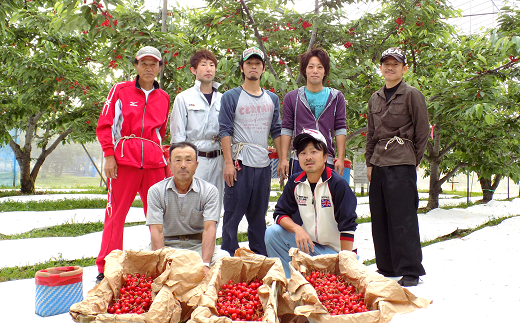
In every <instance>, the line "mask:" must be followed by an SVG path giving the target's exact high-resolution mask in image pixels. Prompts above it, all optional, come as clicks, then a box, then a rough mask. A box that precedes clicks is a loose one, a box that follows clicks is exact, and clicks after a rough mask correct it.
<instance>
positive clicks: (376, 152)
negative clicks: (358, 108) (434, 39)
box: [365, 81, 430, 167]
mask: <svg viewBox="0 0 520 323" xmlns="http://www.w3.org/2000/svg"><path fill="white" fill-rule="evenodd" d="M429 129H430V127H429V123H428V109H427V107H426V101H425V100H424V95H423V94H422V93H421V92H420V91H419V90H417V89H416V88H414V87H413V86H410V85H408V84H406V83H405V82H404V81H403V82H402V83H401V85H400V86H399V88H398V89H397V91H396V92H395V94H394V95H393V96H392V98H390V100H389V101H388V102H386V98H385V92H384V88H381V89H379V90H378V91H377V92H375V93H374V94H372V96H371V97H370V100H369V101H368V132H367V146H366V152H365V158H366V164H367V166H368V167H371V166H380V167H383V166H394V165H414V166H417V165H419V163H420V162H421V159H422V157H423V154H424V150H425V149H426V143H427V142H428V134H429Z"/></svg>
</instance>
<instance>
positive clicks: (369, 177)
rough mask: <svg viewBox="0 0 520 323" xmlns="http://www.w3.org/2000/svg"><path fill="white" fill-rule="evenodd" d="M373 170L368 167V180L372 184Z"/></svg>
mask: <svg viewBox="0 0 520 323" xmlns="http://www.w3.org/2000/svg"><path fill="white" fill-rule="evenodd" d="M372 168H373V167H367V178H368V182H372Z"/></svg>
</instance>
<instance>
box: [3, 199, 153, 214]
mask: <svg viewBox="0 0 520 323" xmlns="http://www.w3.org/2000/svg"><path fill="white" fill-rule="evenodd" d="M106 205H107V201H106V199H101V198H99V199H88V198H81V199H60V200H56V201H5V202H2V203H0V212H14V211H56V210H74V209H104V208H105V207H106ZM132 206H133V207H143V202H142V201H141V200H135V201H134V202H133V203H132Z"/></svg>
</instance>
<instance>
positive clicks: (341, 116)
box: [332, 92, 347, 176]
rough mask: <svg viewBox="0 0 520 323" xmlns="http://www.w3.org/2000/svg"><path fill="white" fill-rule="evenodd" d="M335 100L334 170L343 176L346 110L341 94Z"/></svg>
mask: <svg viewBox="0 0 520 323" xmlns="http://www.w3.org/2000/svg"><path fill="white" fill-rule="evenodd" d="M336 100H338V104H337V106H336V113H335V114H334V133H335V139H336V147H337V150H338V160H337V161H336V163H335V164H334V169H335V170H336V172H338V174H340V175H341V176H343V172H344V171H345V143H346V142H347V112H346V109H347V108H346V104H345V97H344V96H343V93H341V92H339V93H338V96H337V98H336ZM332 157H334V156H332Z"/></svg>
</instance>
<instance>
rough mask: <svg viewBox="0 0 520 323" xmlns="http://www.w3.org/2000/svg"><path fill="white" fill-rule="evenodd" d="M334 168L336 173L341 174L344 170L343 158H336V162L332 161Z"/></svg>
mask: <svg viewBox="0 0 520 323" xmlns="http://www.w3.org/2000/svg"><path fill="white" fill-rule="evenodd" d="M334 169H335V170H336V172H337V173H338V174H340V175H341V176H343V172H345V160H344V159H342V160H340V159H339V158H338V160H336V162H335V163H334Z"/></svg>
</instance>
